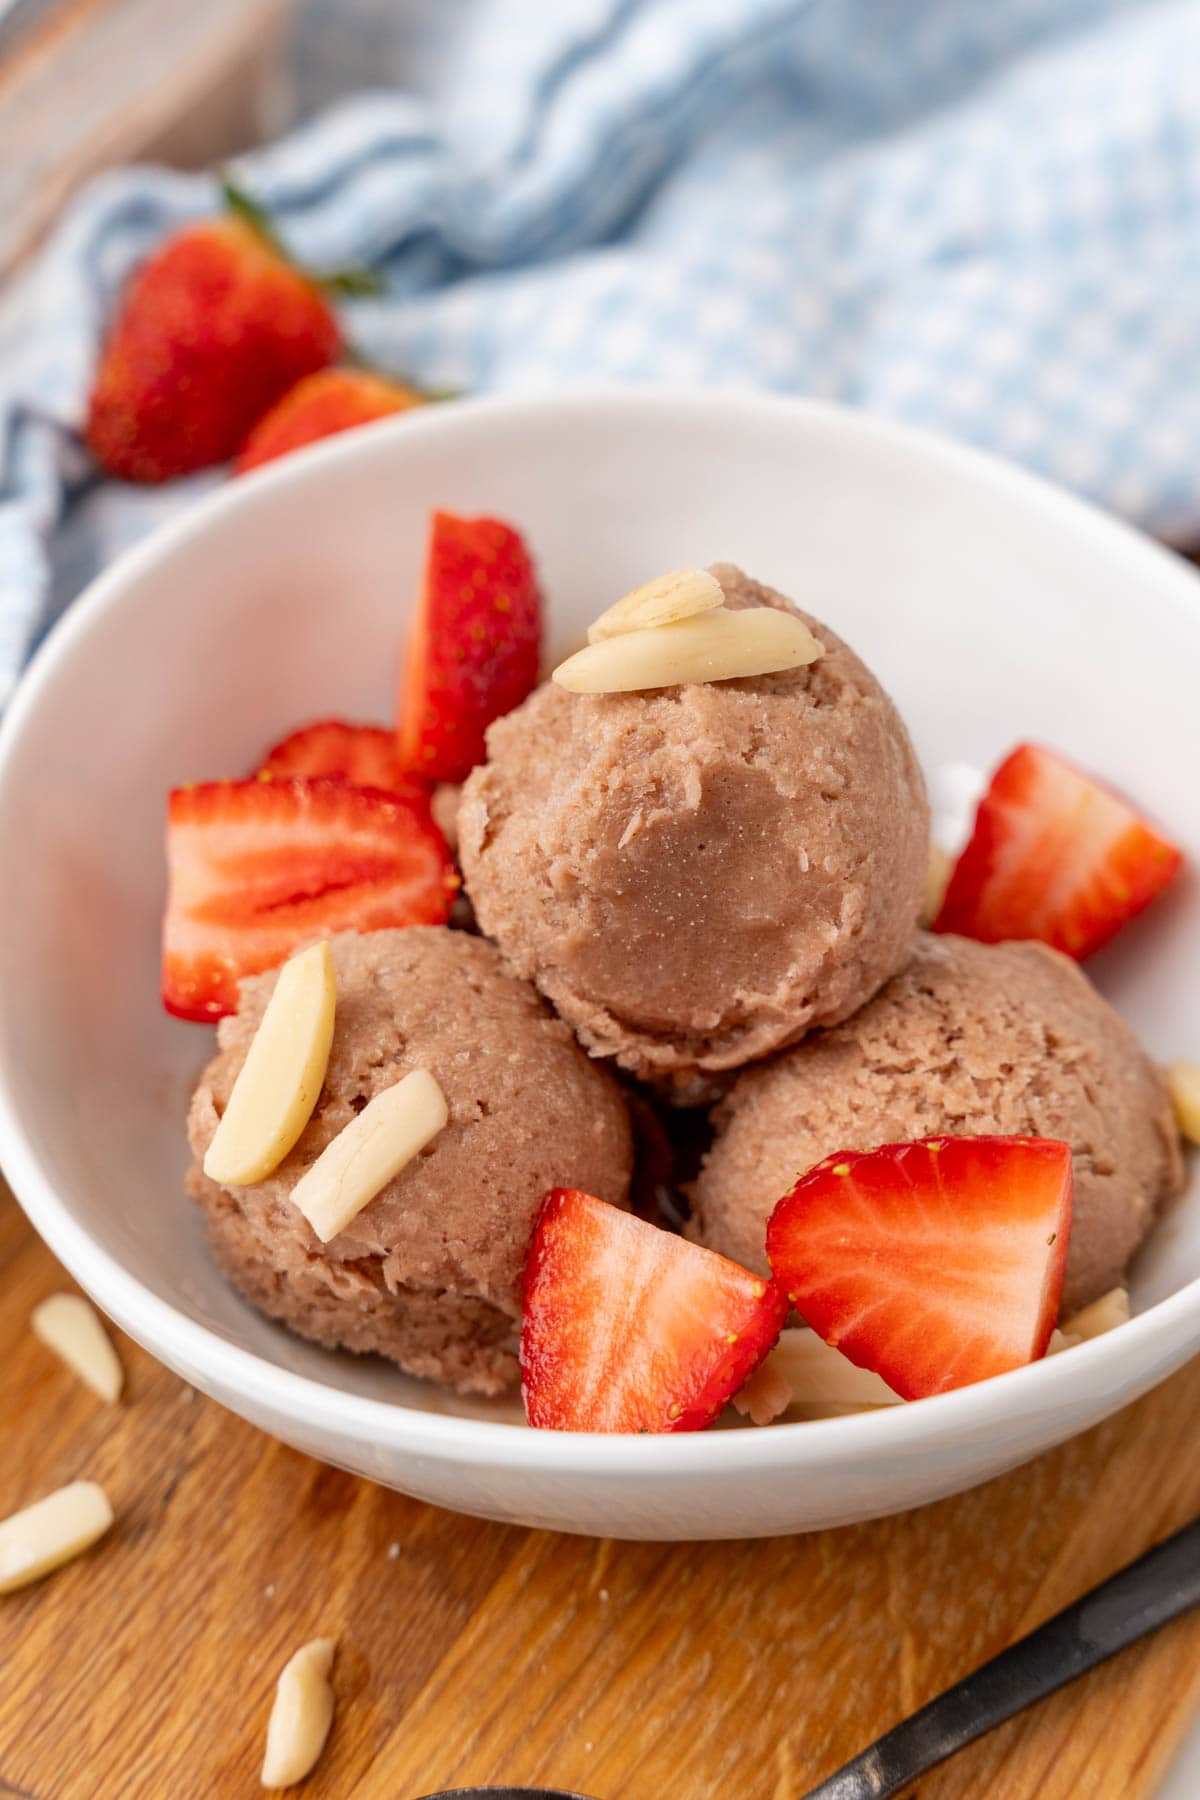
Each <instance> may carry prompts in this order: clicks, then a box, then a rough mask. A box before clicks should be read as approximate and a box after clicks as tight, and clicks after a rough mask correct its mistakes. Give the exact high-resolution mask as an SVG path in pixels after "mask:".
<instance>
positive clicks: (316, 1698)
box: [262, 1638, 335, 1788]
mask: <svg viewBox="0 0 1200 1800" xmlns="http://www.w3.org/2000/svg"><path fill="white" fill-rule="evenodd" d="M334 1649H335V1645H334V1640H333V1639H332V1638H313V1640H312V1642H311V1643H309V1644H305V1645H304V1647H303V1649H301V1650H297V1652H296V1654H295V1655H294V1656H293V1657H292V1658H291V1659H290V1660H289V1661H288V1662H287V1663H286V1664H285V1665H284V1668H283V1672H282V1673H281V1675H280V1677H279V1680H278V1681H277V1682H276V1684H275V1699H274V1702H273V1704H272V1706H271V1717H270V1719H269V1720H268V1722H267V1747H266V1751H265V1753H264V1755H263V1766H262V1785H263V1787H265V1788H285V1787H291V1786H293V1784H294V1783H295V1782H297V1781H303V1780H304V1777H305V1776H306V1775H307V1774H308V1773H309V1772H310V1770H311V1769H313V1768H314V1767H315V1765H316V1761H317V1758H318V1757H319V1756H320V1754H321V1752H322V1750H323V1749H324V1748H325V1740H326V1738H327V1737H328V1736H329V1727H330V1726H331V1725H332V1724H333V1688H332V1687H331V1686H330V1683H329V1672H330V1670H331V1669H332V1668H333V1652H334Z"/></svg>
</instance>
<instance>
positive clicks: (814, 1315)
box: [767, 1137, 1071, 1400]
mask: <svg viewBox="0 0 1200 1800" xmlns="http://www.w3.org/2000/svg"><path fill="white" fill-rule="evenodd" d="M1070 1231H1071V1151H1070V1148H1069V1146H1068V1145H1066V1144H1061V1143H1059V1142H1058V1141H1057V1140H1056V1139H1053V1138H1018V1137H978V1138H970V1137H961V1138H929V1139H926V1140H925V1141H923V1142H921V1143H916V1144H885V1145H884V1146H883V1148H882V1149H879V1150H870V1151H865V1152H863V1151H856V1150H847V1151H843V1152H840V1153H839V1154H838V1155H835V1156H827V1157H826V1158H825V1160H824V1162H819V1163H818V1164H817V1165H816V1167H815V1168H814V1169H810V1170H809V1171H808V1173H807V1175H802V1176H801V1177H800V1180H799V1181H798V1182H797V1183H796V1185H795V1187H794V1188H793V1189H792V1191H791V1193H790V1194H787V1195H785V1196H784V1198H783V1199H782V1200H781V1201H780V1202H779V1205H778V1206H777V1207H776V1208H775V1211H774V1212H773V1213H772V1214H771V1217H770V1220H769V1221H768V1224H767V1256H768V1258H769V1260H770V1264H771V1267H772V1269H773V1270H774V1271H775V1275H776V1278H777V1279H778V1281H779V1283H780V1285H781V1286H782V1287H783V1288H784V1289H786V1291H787V1296H788V1299H789V1300H790V1301H791V1303H792V1304H793V1305H794V1306H795V1307H796V1309H797V1311H798V1312H799V1313H800V1315H801V1317H802V1318H803V1319H804V1320H805V1322H806V1323H807V1324H809V1325H811V1326H812V1328H813V1330H814V1331H815V1332H816V1333H817V1335H818V1336H819V1337H822V1338H824V1340H825V1342H826V1343H827V1344H832V1345H833V1346H834V1348H835V1349H837V1350H840V1351H841V1352H842V1354H843V1355H844V1356H847V1357H848V1358H849V1359H850V1361H851V1362H852V1363H857V1365H858V1367H859V1368H860V1369H873V1370H874V1371H875V1373H876V1374H877V1375H881V1376H882V1377H883V1379H884V1381H886V1382H887V1384H888V1386H889V1387H891V1388H894V1389H895V1391H896V1393H898V1394H902V1395H903V1396H904V1398H905V1399H906V1400H918V1399H920V1398H922V1397H923V1396H924V1395H926V1394H940V1393H944V1392H945V1391H946V1390H947V1389H948V1388H956V1387H965V1386H967V1384H968V1383H970V1382H972V1381H983V1380H984V1379H985V1377H987V1376H988V1375H1000V1374H1002V1373H1003V1372H1004V1371H1005V1370H1006V1369H1016V1368H1020V1367H1021V1365H1022V1364H1024V1363H1028V1362H1034V1361H1035V1360H1036V1359H1037V1358H1038V1357H1039V1356H1044V1355H1045V1352H1046V1346H1047V1344H1048V1343H1049V1342H1050V1334H1051V1332H1052V1331H1053V1330H1054V1324H1055V1320H1056V1319H1057V1317H1058V1305H1059V1299H1060V1296H1061V1294H1062V1283H1063V1269H1064V1267H1065V1265H1066V1260H1067V1242H1068V1239H1069V1237H1070Z"/></svg>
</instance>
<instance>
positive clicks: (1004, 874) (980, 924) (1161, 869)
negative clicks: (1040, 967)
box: [933, 744, 1183, 961]
mask: <svg viewBox="0 0 1200 1800" xmlns="http://www.w3.org/2000/svg"><path fill="white" fill-rule="evenodd" d="M1182 860H1183V858H1182V856H1181V854H1180V852H1179V851H1178V850H1177V849H1176V847H1175V845H1174V844H1172V843H1169V842H1168V840H1167V839H1166V838H1164V837H1161V836H1160V835H1159V833H1158V832H1157V831H1155V830H1154V829H1153V828H1152V827H1151V826H1150V825H1148V824H1147V823H1146V821H1145V820H1144V819H1141V818H1139V817H1138V815H1137V814H1136V813H1135V812H1134V811H1133V810H1132V809H1131V808H1130V807H1128V806H1127V805H1126V804H1125V802H1124V801H1123V800H1120V799H1118V797H1117V796H1116V794H1114V793H1111V792H1110V791H1109V789H1108V788H1106V787H1102V786H1101V785H1100V784H1099V783H1098V782H1095V781H1092V780H1090V779H1089V778H1088V777H1087V776H1086V775H1082V774H1080V772H1079V771H1078V769H1074V768H1072V767H1071V765H1070V764H1069V763H1066V762H1063V760H1062V758H1061V757H1058V756H1055V755H1053V754H1052V753H1051V752H1050V751H1049V750H1042V749H1039V748H1038V746H1037V745H1035V744H1021V745H1020V746H1019V747H1018V748H1017V749H1016V750H1014V751H1013V752H1012V754H1011V755H1010V756H1008V757H1006V758H1005V760H1004V761H1003V762H1002V763H1001V765H1000V767H999V768H998V769H997V770H996V773H995V774H994V775H993V776H992V779H991V783H990V785H989V787H988V790H987V793H986V794H985V795H984V797H983V799H982V800H981V801H980V803H979V811H978V813H977V814H976V817H975V826H974V830H973V831H972V833H971V839H970V842H969V843H968V845H967V847H966V849H965V850H964V851H963V853H962V855H961V856H960V857H959V859H958V862H957V864H956V865H955V868H954V871H953V873H952V874H951V877H950V882H949V885H948V887H947V889H946V895H945V898H944V900H943V901H942V905H941V910H940V911H939V913H938V916H937V918H936V919H935V920H934V923H933V929H934V930H935V931H955V932H958V933H959V934H960V935H961V936H962V937H972V938H978V939H979V940H980V941H981V942H982V943H985V944H995V943H999V942H1001V941H1002V940H1003V939H1005V938H1040V939H1041V941H1042V942H1043V943H1044V944H1051V945H1052V946H1053V947H1054V949H1056V950H1062V951H1064V952H1065V953H1066V955H1068V956H1073V957H1075V958H1076V959H1077V960H1078V961H1082V960H1083V959H1084V957H1087V956H1091V955H1092V954H1093V952H1094V951H1096V950H1099V949H1100V948H1101V946H1102V945H1104V944H1106V943H1107V942H1108V940H1109V939H1110V938H1111V937H1112V936H1113V934H1114V932H1116V931H1119V930H1120V928H1121V926H1122V925H1124V924H1125V923H1126V922H1127V921H1128V920H1129V919H1132V918H1133V917H1134V916H1135V915H1136V914H1137V913H1140V912H1141V910H1142V908H1143V907H1145V906H1148V905H1149V904H1150V902H1151V900H1153V899H1154V897H1155V896H1156V895H1157V894H1160V893H1161V892H1162V890H1163V888H1165V887H1166V885H1167V883H1168V882H1169V881H1170V880H1171V879H1172V878H1173V877H1174V876H1175V875H1176V874H1177V873H1178V871H1179V867H1180V864H1181V862H1182Z"/></svg>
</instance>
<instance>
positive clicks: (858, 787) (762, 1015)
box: [459, 565, 929, 1083]
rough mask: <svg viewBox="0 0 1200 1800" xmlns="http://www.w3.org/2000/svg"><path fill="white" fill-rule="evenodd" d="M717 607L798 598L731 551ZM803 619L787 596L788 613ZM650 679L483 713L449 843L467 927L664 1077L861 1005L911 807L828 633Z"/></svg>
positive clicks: (593, 1039)
mask: <svg viewBox="0 0 1200 1800" xmlns="http://www.w3.org/2000/svg"><path fill="white" fill-rule="evenodd" d="M713 573H714V574H715V575H716V577H717V578H718V580H719V581H720V583H721V585H722V588H723V589H724V593H725V604H726V606H728V607H732V608H740V607H751V606H773V607H779V608H782V609H784V610H792V611H798V609H795V608H792V607H791V603H790V602H789V601H787V600H786V599H785V598H784V597H783V596H782V595H781V594H778V593H775V592H774V591H773V590H772V589H770V588H765V587H763V586H761V585H760V584H759V583H758V582H755V581H752V580H751V579H750V578H749V577H748V576H746V575H743V574H742V573H741V572H740V571H739V570H737V569H734V568H732V567H729V566H725V565H721V566H718V567H716V568H715V569H714V570H713ZM800 616H802V617H805V615H800ZM806 622H807V623H808V624H809V625H810V627H811V628H812V630H813V631H814V632H815V634H816V636H817V637H818V638H819V639H820V641H821V643H822V645H823V646H824V654H823V655H822V656H821V657H820V658H819V660H818V661H816V662H814V663H812V664H810V665H808V666H806V667H802V668H795V669H789V670H787V671H786V672H783V673H777V674H772V675H763V676H755V677H753V678H747V679H742V680H731V681H717V682H707V683H693V684H691V685H686V686H678V687H672V688H663V689H657V690H652V691H650V692H638V693H605V694H577V693H567V692H564V691H563V690H562V688H560V687H557V686H555V685H553V684H547V685H546V686H544V687H541V688H539V689H538V690H537V692H536V693H534V694H533V695H532V696H531V697H530V699H529V700H528V701H526V703H525V704H524V706H521V707H519V708H518V709H517V711H516V712H514V713H511V714H510V715H509V716H508V717H507V718H506V719H502V720H500V721H499V722H498V723H497V724H495V725H494V726H493V727H492V728H491V730H490V732H489V734H488V756H489V760H488V762H487V764H486V765H485V766H484V767H482V768H479V769H476V770H475V772H474V773H473V774H472V775H471V777H470V778H469V780H468V782H467V784H466V787H465V789H464V793H463V802H462V806H461V809H460V812H459V833H460V851H461V856H462V864H463V870H464V874H465V877H466V883H467V888H468V891H469V893H470V897H471V900H472V902H473V903H474V906H475V909H476V913H477V915H478V918H479V922H480V925H481V927H482V929H483V930H484V932H486V934H487V935H488V936H489V937H491V938H492V939H494V940H495V942H496V943H497V944H498V945H499V946H500V949H501V951H502V952H503V954H504V957H505V961H506V963H507V964H508V966H509V967H510V968H511V969H512V970H514V972H516V973H517V974H519V975H522V976H525V977H527V978H529V979H531V980H533V981H534V982H536V984H537V986H538V987H539V988H540V989H541V990H542V992H543V993H544V994H545V995H546V996H547V997H548V998H549V999H550V1000H551V1001H552V1002H553V1004H554V1006H555V1007H556V1008H557V1009H558V1011H559V1012H560V1013H561V1014H562V1016H563V1017H564V1018H565V1019H567V1020H569V1022H570V1023H571V1024H572V1025H573V1026H574V1028H575V1030H576V1031H577V1032H578V1034H579V1036H580V1038H581V1040H582V1041H583V1043H584V1044H585V1045H586V1046H587V1048H588V1049H589V1050H590V1051H591V1052H592V1054H593V1055H595V1056H602V1057H612V1058H614V1059H615V1060H616V1061H617V1062H618V1063H620V1064H621V1065H622V1066H623V1067H625V1068H627V1069H630V1070H632V1071H633V1072H634V1073H635V1074H638V1075H641V1076H647V1077H660V1078H661V1077H667V1078H670V1079H671V1080H674V1081H678V1082H680V1083H686V1082H688V1081H690V1080H692V1079H693V1078H694V1077H695V1076H696V1075H697V1074H698V1073H700V1072H702V1071H719V1070H727V1069H734V1068H738V1067H739V1066H740V1065H741V1064H743V1063H745V1062H748V1061H750V1060H751V1059H753V1058H755V1057H760V1056H763V1055H765V1054H767V1053H768V1052H769V1051H772V1050H778V1049H780V1048H782V1047H783V1046H784V1045H786V1044H790V1043H793V1042H794V1041H795V1040H796V1039H797V1038H800V1037H802V1036H803V1034H804V1033H805V1032H806V1031H807V1030H809V1029H810V1028H812V1027H813V1026H818V1025H829V1024H833V1023H835V1022H836V1021H838V1020H839V1019H843V1018H845V1017H847V1016H848V1015H849V1014H850V1013H852V1012H854V1011H855V1009H856V1008H857V1007H859V1006H861V1005H862V1004H863V1002H864V1001H866V1000H868V999H869V998H870V997H871V995H872V994H873V993H874V992H875V991H876V989H877V988H878V987H879V986H880V985H881V984H882V983H883V982H884V981H886V980H887V978H888V977H889V976H890V975H892V974H894V973H895V971H896V970H897V969H898V968H899V967H900V966H901V965H902V963H903V962H904V960H905V958H906V956H907V954H908V950H909V945H910V942H911V938H912V933H913V930H914V927H915V924H916V918H917V912H918V908H919V906H920V903H921V895H922V888H923V883H924V879H925V869H926V859H927V849H928V841H929V813H928V807H927V804H926V799H925V790H924V785H923V783H922V779H921V773H920V770H919V768H918V766H917V761H916V757H915V756H914V754H913V749H912V745H911V744H910V742H909V738H908V734H907V732H906V731H905V729H904V726H903V724H902V722H901V720H900V718H899V715H898V714H897V712H896V709H895V707H894V706H893V705H892V703H891V701H890V700H889V699H888V697H887V695H886V694H885V693H884V691H883V689H882V688H881V687H880V685H879V683H878V682H877V681H876V680H875V677H874V676H873V675H872V674H871V673H870V671H869V670H868V669H866V668H865V667H864V665H863V664H862V663H861V662H860V661H859V659H858V657H857V656H856V655H855V654H854V652H853V651H852V650H850V649H849V648H848V646H847V645H845V644H844V643H842V641H841V640H840V638H838V637H837V636H836V635H835V634H834V633H833V632H831V631H830V630H829V629H828V628H827V627H826V626H824V625H821V624H820V623H819V622H817V621H816V620H812V619H806Z"/></svg>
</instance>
